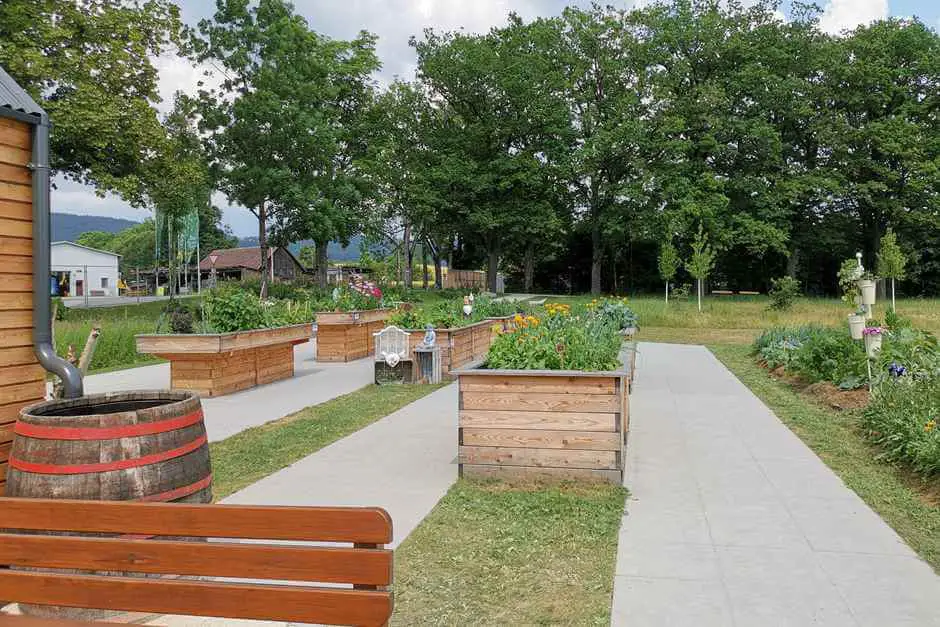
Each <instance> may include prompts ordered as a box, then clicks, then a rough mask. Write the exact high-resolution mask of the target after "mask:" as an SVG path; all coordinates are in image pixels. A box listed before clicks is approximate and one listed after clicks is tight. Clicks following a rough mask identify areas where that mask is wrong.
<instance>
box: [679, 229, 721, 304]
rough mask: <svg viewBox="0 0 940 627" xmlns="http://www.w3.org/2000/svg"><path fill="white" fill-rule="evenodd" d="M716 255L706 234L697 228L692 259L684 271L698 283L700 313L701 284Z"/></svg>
mask: <svg viewBox="0 0 940 627" xmlns="http://www.w3.org/2000/svg"><path fill="white" fill-rule="evenodd" d="M716 255H717V253H716V252H715V250H714V249H713V248H712V247H711V245H710V244H709V243H708V233H706V232H705V229H703V228H702V225H701V224H699V226H698V233H696V235H695V240H694V241H693V242H692V257H691V258H690V259H689V261H688V262H687V263H686V264H685V269H686V270H688V271H689V274H691V275H692V276H693V277H694V278H695V280H696V281H697V282H698V310H699V313H701V311H702V282H703V281H704V280H705V279H706V278H708V275H709V274H711V271H712V270H713V269H714V268H715V257H716Z"/></svg>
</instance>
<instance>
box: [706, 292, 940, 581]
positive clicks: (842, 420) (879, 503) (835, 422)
mask: <svg viewBox="0 0 940 627" xmlns="http://www.w3.org/2000/svg"><path fill="white" fill-rule="evenodd" d="M899 309H900V306H899ZM709 349H711V351H712V352H713V353H714V354H715V355H716V356H717V357H718V359H720V360H721V361H722V363H724V364H725V365H726V366H727V367H728V368H729V369H730V370H731V371H732V372H733V373H734V374H735V375H736V376H737V377H738V378H739V379H740V380H741V381H742V382H743V383H744V384H745V385H747V386H748V387H749V388H750V389H751V390H752V391H753V392H754V393H755V394H756V395H757V396H758V397H760V399H761V400H762V401H764V403H766V404H767V406H768V407H770V409H772V410H773V412H774V413H775V414H776V415H777V416H778V417H779V418H780V419H781V420H782V421H783V422H784V423H785V424H786V425H787V426H788V427H789V428H790V429H791V430H792V431H793V432H794V433H795V434H796V435H797V436H799V437H800V439H802V440H803V442H805V443H806V444H807V446H809V447H810V448H811V449H813V451H815V453H816V454H817V455H819V457H820V459H822V460H823V461H824V462H825V463H826V465H828V466H829V467H830V468H832V470H833V471H835V473H836V474H837V475H839V477H841V478H842V480H843V481H844V482H845V484H846V485H847V486H848V487H849V488H851V489H852V490H854V491H855V492H856V493H857V494H858V495H859V496H860V497H861V498H862V499H863V500H864V501H865V502H866V503H868V505H869V506H871V508H872V509H874V510H875V511H876V512H877V513H878V514H879V515H880V516H881V517H882V518H883V519H884V520H885V522H887V523H888V524H889V525H890V526H891V527H892V528H893V529H894V530H895V531H896V532H897V533H898V535H900V536H901V537H902V538H904V540H905V541H906V542H907V543H908V544H909V545H910V547H911V548H912V549H914V551H916V552H917V553H918V554H919V555H920V556H921V557H922V558H924V560H926V561H927V562H928V563H929V564H930V565H931V566H932V567H933V568H934V570H935V571H937V572H938V573H940V507H938V504H937V499H936V495H937V493H938V492H940V482H938V481H936V480H935V481H933V482H924V481H922V480H921V479H918V478H915V477H913V476H911V475H910V474H908V473H906V472H904V471H903V470H901V469H899V468H895V467H893V466H890V465H888V464H886V463H883V462H881V461H879V460H877V459H876V455H877V453H878V451H877V450H876V449H875V448H874V447H872V446H871V445H870V444H869V443H868V442H867V441H866V440H865V437H864V434H863V433H862V432H861V430H860V429H859V427H858V414H857V413H855V412H852V411H837V410H834V409H829V408H826V407H823V406H822V405H820V404H818V403H816V402H815V401H814V400H812V399H811V398H810V397H808V396H805V395H803V394H800V393H799V392H797V391H795V390H794V389H793V388H792V387H790V386H789V385H787V384H786V383H783V382H781V381H778V380H777V379H774V378H773V377H771V376H770V375H769V373H768V372H767V371H766V370H764V369H763V368H761V367H760V366H758V365H757V364H756V363H755V362H754V359H753V357H752V356H751V355H750V353H749V349H748V347H744V346H729V345H712V346H709ZM859 550H860V551H864V547H859Z"/></svg>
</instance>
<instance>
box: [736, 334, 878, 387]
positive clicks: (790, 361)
mask: <svg viewBox="0 0 940 627" xmlns="http://www.w3.org/2000/svg"><path fill="white" fill-rule="evenodd" d="M753 353H754V355H755V356H756V357H757V358H758V360H759V361H761V363H763V364H765V365H766V366H767V367H768V368H771V369H773V368H779V367H781V366H783V367H784V369H785V370H786V372H787V373H788V374H792V375H795V376H798V377H800V378H802V379H804V380H806V381H807V382H809V383H817V382H819V381H828V382H829V383H832V384H834V385H838V386H839V387H841V388H844V389H854V388H859V387H862V386H863V385H865V382H866V381H867V378H868V373H867V368H868V366H867V361H866V359H867V357H866V355H865V349H864V348H863V345H862V344H861V343H860V342H855V341H854V340H852V338H851V337H850V336H849V334H848V333H846V331H845V330H843V329H833V328H829V327H818V326H804V327H795V328H779V327H778V328H774V329H769V330H767V331H764V332H763V333H762V334H761V335H760V336H759V337H758V338H757V339H756V340H755V342H754V346H753Z"/></svg>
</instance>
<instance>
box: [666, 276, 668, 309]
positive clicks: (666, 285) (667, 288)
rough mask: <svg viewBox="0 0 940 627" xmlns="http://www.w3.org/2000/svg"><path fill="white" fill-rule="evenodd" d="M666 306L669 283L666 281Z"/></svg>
mask: <svg viewBox="0 0 940 627" xmlns="http://www.w3.org/2000/svg"><path fill="white" fill-rule="evenodd" d="M666 304H667V305H668V304H669V281H666Z"/></svg>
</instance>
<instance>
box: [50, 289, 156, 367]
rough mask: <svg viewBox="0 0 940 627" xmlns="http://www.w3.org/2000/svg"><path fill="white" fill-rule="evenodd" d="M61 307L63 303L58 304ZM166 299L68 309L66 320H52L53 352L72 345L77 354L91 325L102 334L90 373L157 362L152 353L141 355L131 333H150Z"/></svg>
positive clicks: (66, 348) (83, 344)
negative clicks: (95, 326) (99, 328)
mask: <svg viewBox="0 0 940 627" xmlns="http://www.w3.org/2000/svg"><path fill="white" fill-rule="evenodd" d="M59 306H60V307H64V305H59ZM165 306H166V301H154V302H149V303H141V304H139V305H137V304H129V305H119V306H117V307H90V308H88V309H67V310H66V314H65V320H57V321H56V322H55V346H56V352H58V353H59V354H60V355H62V356H65V354H66V353H67V352H68V347H69V345H70V344H71V345H72V346H74V347H75V353H76V354H79V353H81V351H82V348H84V346H85V340H86V339H87V338H88V333H89V332H90V331H91V328H92V327H93V326H94V325H99V326H100V327H101V336H100V337H99V338H98V345H97V346H96V348H95V356H94V358H93V359H92V361H91V368H89V371H90V373H92V374H94V373H99V372H110V371H112V370H120V369H122V368H129V367H133V366H143V365H148V364H155V363H159V362H160V361H161V360H160V359H157V358H156V357H154V356H153V355H142V354H139V353H138V352H137V349H136V348H135V345H134V336H135V335H139V334H142V333H153V332H154V331H155V330H156V328H157V320H158V319H159V318H160V313H161V312H162V311H163V308H164V307H165Z"/></svg>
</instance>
